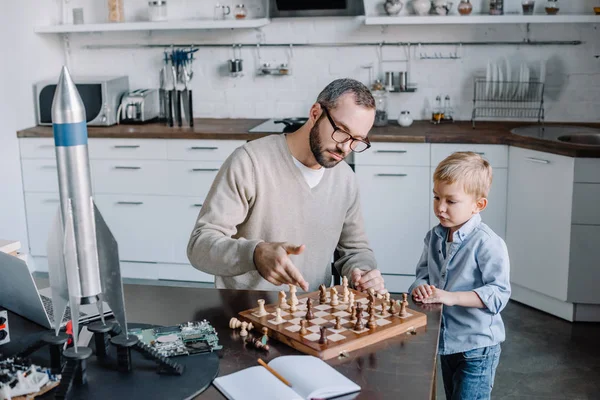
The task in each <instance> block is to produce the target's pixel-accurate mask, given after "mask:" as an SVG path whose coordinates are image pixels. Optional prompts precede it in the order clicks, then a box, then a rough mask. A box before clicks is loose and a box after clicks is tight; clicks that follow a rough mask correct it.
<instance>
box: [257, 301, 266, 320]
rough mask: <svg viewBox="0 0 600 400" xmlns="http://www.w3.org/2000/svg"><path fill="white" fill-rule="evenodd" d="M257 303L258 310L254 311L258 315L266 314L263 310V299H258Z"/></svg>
mask: <svg viewBox="0 0 600 400" xmlns="http://www.w3.org/2000/svg"><path fill="white" fill-rule="evenodd" d="M257 303H258V311H257V312H256V315H258V316H259V317H262V316H264V315H267V310H265V299H259V300H258V301H257Z"/></svg>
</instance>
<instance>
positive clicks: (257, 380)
mask: <svg viewBox="0 0 600 400" xmlns="http://www.w3.org/2000/svg"><path fill="white" fill-rule="evenodd" d="M213 384H214V385H215V387H216V388H217V389H219V390H220V391H221V393H223V395H224V396H225V397H227V398H228V399H229V400H256V399H261V400H281V399H286V400H303V399H302V397H300V396H299V395H298V393H296V392H294V390H292V388H290V387H289V386H287V385H286V384H284V383H283V382H281V381H280V380H279V379H278V378H277V377H276V376H275V375H273V374H272V373H270V372H269V371H268V370H267V369H266V368H265V367H262V366H257V367H250V368H246V369H243V370H241V371H238V372H234V373H232V374H229V375H225V376H220V377H218V378H216V379H215V380H214V381H213Z"/></svg>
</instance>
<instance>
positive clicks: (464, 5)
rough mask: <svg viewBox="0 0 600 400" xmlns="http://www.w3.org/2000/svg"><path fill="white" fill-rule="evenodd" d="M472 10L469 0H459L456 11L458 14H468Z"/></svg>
mask: <svg viewBox="0 0 600 400" xmlns="http://www.w3.org/2000/svg"><path fill="white" fill-rule="evenodd" d="M471 11H473V4H471V2H470V1H469V0H461V1H460V3H459V4H458V13H459V14H460V15H469V14H471Z"/></svg>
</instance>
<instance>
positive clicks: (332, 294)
mask: <svg viewBox="0 0 600 400" xmlns="http://www.w3.org/2000/svg"><path fill="white" fill-rule="evenodd" d="M329 297H330V298H331V302H330V303H329V305H332V306H337V305H338V304H340V303H339V302H338V296H337V289H336V288H334V287H332V288H331V289H330V290H329Z"/></svg>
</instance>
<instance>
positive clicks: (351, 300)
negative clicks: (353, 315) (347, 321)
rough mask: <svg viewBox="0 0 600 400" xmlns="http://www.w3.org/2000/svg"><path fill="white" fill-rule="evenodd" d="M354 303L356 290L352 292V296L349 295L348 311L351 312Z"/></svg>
mask: <svg viewBox="0 0 600 400" xmlns="http://www.w3.org/2000/svg"><path fill="white" fill-rule="evenodd" d="M353 305H354V292H350V296H349V297H348V310H347V311H348V312H350V309H351V307H352V306H353Z"/></svg>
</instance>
